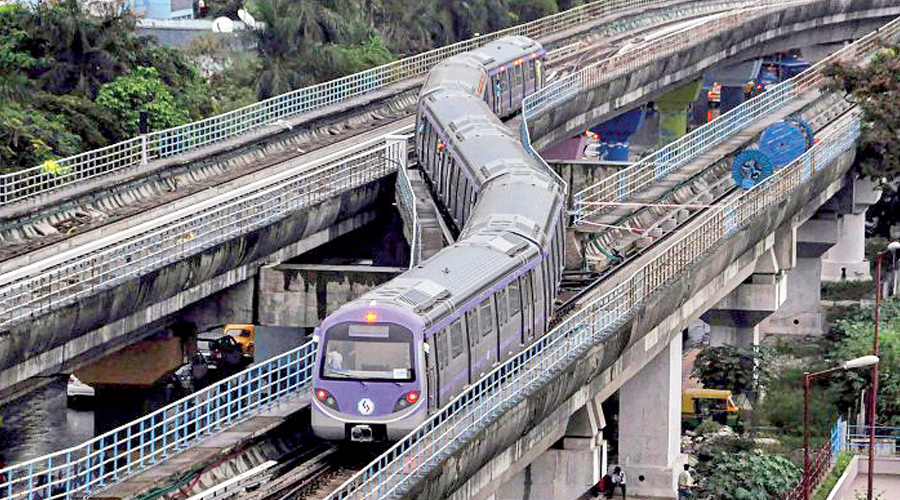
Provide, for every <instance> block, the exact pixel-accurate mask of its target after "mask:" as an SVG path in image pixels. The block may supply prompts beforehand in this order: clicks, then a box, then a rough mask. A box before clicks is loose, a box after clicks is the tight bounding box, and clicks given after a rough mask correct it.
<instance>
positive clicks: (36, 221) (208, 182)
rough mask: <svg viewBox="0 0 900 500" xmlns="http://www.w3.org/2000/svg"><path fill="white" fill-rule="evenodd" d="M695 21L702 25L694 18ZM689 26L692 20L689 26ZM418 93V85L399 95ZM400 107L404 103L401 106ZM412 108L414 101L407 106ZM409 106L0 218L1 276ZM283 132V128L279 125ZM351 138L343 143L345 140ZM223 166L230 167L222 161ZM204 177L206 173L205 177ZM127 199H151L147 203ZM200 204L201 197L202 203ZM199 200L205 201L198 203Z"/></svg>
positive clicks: (382, 128) (584, 51)
mask: <svg viewBox="0 0 900 500" xmlns="http://www.w3.org/2000/svg"><path fill="white" fill-rule="evenodd" d="M698 17H702V16H700V15H698ZM688 19H690V18H688ZM683 21H684V19H678V20H674V21H672V22H671V23H666V24H662V25H655V26H647V27H637V28H634V29H632V30H629V31H626V32H621V33H614V34H611V35H606V36H602V35H598V34H589V35H586V36H584V37H583V38H582V39H580V40H579V41H576V42H572V43H569V44H566V45H563V46H560V47H558V48H556V49H553V50H551V51H550V53H549V54H548V60H547V66H546V70H547V72H548V75H549V76H548V78H549V79H555V78H561V77H563V76H565V75H566V74H569V73H571V72H572V71H576V70H578V69H579V68H580V67H583V66H584V65H587V64H590V63H591V62H594V61H596V60H598V59H602V58H604V57H607V56H609V55H611V54H612V53H615V52H616V51H618V50H621V49H622V48H623V47H627V46H628V45H629V44H632V43H633V42H634V41H635V40H642V39H643V37H644V36H646V34H647V33H652V32H653V31H656V30H659V29H660V27H664V26H669V25H675V24H678V23H680V22H683ZM409 92H415V93H417V92H418V85H413V86H412V87H411V88H410V89H409V90H407V91H405V92H401V93H403V94H405V93H409ZM399 100H402V99H399ZM413 102H415V101H413ZM414 111H415V106H414V105H411V106H405V107H402V108H398V109H394V108H391V107H390V106H388V109H385V110H379V111H374V112H373V113H372V114H373V115H374V118H371V119H369V120H363V121H359V120H354V119H353V118H352V117H351V119H348V120H346V123H344V121H342V120H332V121H328V122H327V123H324V124H322V125H321V126H320V127H318V128H317V129H316V131H315V132H312V131H311V132H310V133H309V135H310V138H308V139H307V140H305V141H304V142H302V144H299V146H302V148H303V149H301V148H300V147H298V146H294V147H291V148H289V149H285V150H283V151H280V152H278V153H271V154H265V155H261V157H260V158H259V159H258V160H254V161H252V162H246V163H245V164H244V165H241V166H238V167H232V168H222V169H219V171H214V172H211V171H209V169H211V168H212V167H211V166H210V165H203V164H200V165H199V166H192V165H178V166H173V167H171V168H167V169H166V170H165V171H162V172H157V173H154V174H152V175H142V176H139V177H133V178H131V179H128V180H125V181H124V182H122V183H121V184H119V185H116V186H114V187H111V188H110V189H108V190H106V191H104V192H103V193H100V194H94V195H90V196H84V197H79V198H77V199H73V200H70V201H66V202H63V203H61V204H59V205H56V206H53V207H47V208H42V209H38V210H35V211H33V212H29V213H27V214H19V215H17V216H16V217H12V218H10V217H6V218H4V217H3V216H2V212H0V243H2V245H0V274H2V273H4V272H7V271H9V270H11V269H16V268H18V267H21V266H22V265H25V264H28V263H32V262H36V261H38V260H40V259H43V258H47V257H49V256H52V255H54V254H56V253H58V250H57V249H58V248H59V247H60V245H64V246H65V248H74V247H76V246H79V245H84V244H86V243H88V242H90V241H93V240H94V239H96V238H99V237H100V236H103V235H108V234H113V233H115V232H117V231H119V230H121V229H124V228H125V227H130V226H132V225H135V224H137V223H139V221H143V220H150V219H153V218H154V217H156V216H158V215H161V214H162V213H167V212H171V211H172V210H175V209H177V208H180V207H182V206H185V205H186V204H188V200H190V202H192V203H196V202H198V201H199V200H196V198H197V197H198V196H200V197H203V196H204V194H206V193H209V194H208V196H212V195H214V194H219V193H222V192H226V191H228V190H229V189H233V188H234V187H236V186H240V185H244V184H247V183H248V182H250V181H251V179H254V180H255V179H258V178H259V177H260V175H272V174H275V173H277V172H280V171H282V170H285V169H287V168H289V165H291V164H294V163H297V162H305V161H314V160H316V159H317V158H320V157H323V156H327V155H328V154H330V153H333V152H336V151H340V150H342V149H346V148H348V147H351V146H353V145H354V144H357V143H359V142H362V141H365V140H367V139H371V138H373V137H376V136H383V135H390V134H392V133H396V132H397V131H398V130H400V129H402V128H403V127H405V126H408V125H410V124H412V123H414V117H413V116H412V115H413V113H414ZM284 126H285V127H286V128H287V127H288V125H287V124H284ZM348 133H351V134H353V136H352V137H349V138H347V137H346V136H347V134H348ZM223 161H224V162H226V163H227V161H229V160H223ZM204 170H206V171H205V172H204ZM132 192H138V193H140V192H144V193H145V194H146V192H152V193H153V195H152V196H149V197H147V196H143V195H135V194H132ZM208 196H206V197H208ZM204 199H205V198H204Z"/></svg>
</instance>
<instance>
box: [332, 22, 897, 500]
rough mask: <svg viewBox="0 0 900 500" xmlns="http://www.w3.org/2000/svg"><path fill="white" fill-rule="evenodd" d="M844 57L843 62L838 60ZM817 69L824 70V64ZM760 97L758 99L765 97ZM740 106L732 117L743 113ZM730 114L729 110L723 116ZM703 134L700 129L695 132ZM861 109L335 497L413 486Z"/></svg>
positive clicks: (788, 178) (388, 493)
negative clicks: (822, 68)
mask: <svg viewBox="0 0 900 500" xmlns="http://www.w3.org/2000/svg"><path fill="white" fill-rule="evenodd" d="M898 28H900V19H897V20H895V21H893V22H891V23H889V24H888V26H887V29H884V28H882V30H880V31H881V35H884V34H887V33H891V34H893V33H896V31H897V29H898ZM876 38H877V36H870V37H864V38H863V39H861V40H860V41H858V42H857V43H855V44H853V45H851V47H853V46H855V47H856V48H855V49H850V50H853V52H850V51H847V50H845V51H842V52H843V54H838V55H836V56H835V57H846V56H848V54H850V53H853V54H856V55H862V54H863V53H865V54H866V55H869V54H870V53H871V49H872V48H873V47H874V42H875V39H876ZM832 60H836V59H832ZM817 67H819V68H821V67H822V66H821V65H818V66H817ZM808 77H809V76H808V75H807V77H804V78H802V79H799V80H798V81H796V82H793V83H794V84H793V85H791V91H792V92H802V91H808V90H814V89H815V87H814V85H813V82H816V81H817V79H811V80H806V78H808ZM762 97H763V96H758V97H757V98H755V99H761V98H762ZM739 112H740V110H732V111H730V112H728V113H726V114H725V115H728V114H735V113H739ZM723 116H724V115H723ZM697 132H700V131H699V130H698V131H695V133H694V134H695V135H696V133H697ZM859 133H860V122H859V110H858V109H857V110H854V111H852V112H850V113H848V114H846V115H844V117H842V118H841V119H839V120H838V121H837V122H836V123H834V124H832V125H830V126H829V127H828V128H827V129H826V130H825V131H824V132H823V133H822V134H821V135H820V137H819V141H818V142H817V143H816V144H814V145H813V146H812V147H811V148H810V149H808V150H807V151H806V152H804V153H803V154H802V155H801V156H800V157H799V158H797V159H796V160H794V161H793V162H791V163H790V164H789V165H787V166H785V167H784V168H782V169H780V170H778V171H777V172H775V173H774V174H773V175H772V176H770V177H769V178H767V179H765V180H764V181H763V182H761V183H760V184H758V185H756V186H754V187H753V188H752V189H750V190H747V191H742V192H739V193H738V194H737V195H736V196H734V197H733V198H731V199H730V200H729V201H727V202H726V203H724V204H723V205H721V206H719V207H717V208H713V209H711V211H710V212H709V213H708V214H706V215H705V216H704V217H703V218H702V219H700V221H699V223H698V224H697V225H696V226H694V227H693V228H692V229H691V230H690V231H687V232H686V233H685V234H684V235H682V236H681V237H679V238H677V239H675V240H674V241H672V242H670V243H668V244H666V248H665V249H663V251H661V252H659V253H658V254H657V256H656V257H654V258H653V259H652V260H650V261H649V262H647V263H646V264H644V265H643V266H641V267H640V268H639V269H638V270H637V271H635V272H634V273H633V274H632V275H631V276H630V277H628V278H626V279H625V280H623V281H622V282H620V283H619V284H618V285H616V286H615V287H614V288H613V289H612V290H610V291H609V292H607V293H606V294H604V295H602V296H601V297H599V298H597V299H595V300H593V301H591V302H590V303H588V304H587V305H585V306H584V308H582V309H581V310H580V311H578V312H577V313H575V314H574V315H572V316H571V317H569V318H567V319H566V320H564V321H563V322H562V324H560V325H559V326H557V327H556V328H554V329H553V330H552V331H550V332H548V333H547V334H546V335H544V336H543V337H541V338H540V339H539V340H537V341H536V342H535V343H533V344H532V345H530V346H529V347H528V348H526V349H525V350H524V351H522V352H520V353H518V354H517V355H515V356H513V357H512V358H511V359H510V360H508V361H507V362H506V363H503V364H502V365H500V366H498V367H497V368H496V369H494V370H493V371H491V372H490V373H488V374H487V375H485V376H483V377H482V378H481V379H479V380H478V381H477V382H475V383H473V384H472V385H471V386H470V387H469V389H467V390H466V391H465V392H463V393H462V394H460V395H459V396H457V397H456V398H454V399H453V400H452V401H451V402H450V403H449V404H447V405H446V406H444V407H443V408H442V409H441V410H439V411H438V412H437V413H435V414H433V415H432V416H431V417H429V418H428V419H427V420H426V421H425V422H423V423H422V424H421V425H420V426H419V427H417V428H416V429H414V430H413V431H412V432H411V433H409V434H408V435H407V436H406V437H405V438H404V439H402V440H401V441H400V442H398V443H397V444H395V445H394V446H393V447H391V448H390V449H389V450H388V451H386V452H385V453H384V454H382V455H381V456H379V457H378V458H377V459H375V460H374V461H373V462H372V463H371V464H370V465H369V466H368V467H366V468H365V469H363V470H361V471H359V472H358V473H357V474H355V475H354V476H353V477H351V478H350V479H349V480H348V481H347V482H345V483H344V484H343V485H342V486H341V487H340V488H338V489H337V490H335V491H334V492H333V493H332V494H331V495H329V497H328V499H329V500H343V499H350V498H365V499H367V500H373V499H387V498H391V497H395V496H397V495H399V494H402V493H403V492H404V491H406V488H407V487H408V486H409V485H410V484H412V483H413V482H414V481H416V480H418V479H419V478H422V477H424V476H425V475H426V474H428V473H429V472H430V471H432V470H433V469H434V468H435V467H438V466H439V465H440V463H441V461H442V460H443V458H445V457H446V456H448V455H449V454H450V453H451V452H452V451H453V450H455V449H458V448H459V447H460V446H462V444H463V443H464V442H465V441H466V440H467V438H468V437H471V436H472V435H474V434H475V433H477V432H479V431H480V430H482V429H483V428H485V427H486V426H487V423H488V422H489V421H490V420H492V419H493V418H495V417H497V416H499V415H500V414H502V413H503V412H504V411H506V410H507V409H509V408H510V407H511V406H512V405H513V404H515V403H516V402H518V401H520V400H521V399H523V398H524V397H525V396H526V395H527V394H529V393H531V392H533V391H534V390H535V389H537V388H538V387H540V386H542V385H544V383H546V382H547V381H549V380H550V379H551V378H552V376H553V375H554V372H558V371H560V370H562V369H563V368H564V367H566V366H567V365H569V363H570V362H573V361H574V360H576V359H578V358H579V357H580V356H581V355H583V353H584V352H585V351H586V350H587V349H589V348H591V347H592V346H594V345H595V344H596V343H598V342H600V341H602V340H603V339H605V338H607V337H608V336H609V335H610V334H612V333H613V331H614V330H615V329H616V328H617V327H619V326H621V325H623V324H624V322H625V321H627V319H628V318H629V317H630V316H631V314H633V312H634V311H635V310H636V309H637V307H639V306H640V305H641V304H643V303H644V301H645V300H646V299H647V298H648V297H649V296H651V295H652V294H654V293H656V292H658V291H659V290H661V289H663V288H664V287H665V286H666V285H667V284H668V283H669V282H670V281H671V280H672V279H674V278H676V277H677V276H678V275H679V274H680V273H682V272H683V271H684V270H685V269H686V268H688V267H690V266H694V265H697V264H698V263H699V262H700V260H701V259H702V258H703V257H704V256H705V255H706V254H707V253H708V252H710V251H712V250H713V249H714V248H715V247H716V246H717V245H718V244H719V242H720V241H721V240H723V239H726V238H728V237H729V236H731V235H732V234H734V233H735V232H736V231H737V230H739V229H740V228H741V227H743V226H744V225H746V224H748V223H752V221H754V220H755V219H756V218H757V217H758V216H759V215H760V213H761V212H762V211H763V210H766V209H768V208H769V207H772V206H774V205H776V204H778V203H780V202H781V201H782V200H783V199H784V198H785V197H786V196H789V195H790V194H791V193H792V192H793V191H794V189H795V188H797V187H798V186H800V185H802V184H803V183H805V182H806V181H808V180H809V179H810V178H811V177H812V176H813V174H814V173H815V172H817V171H818V170H820V169H821V168H823V167H825V166H827V165H829V164H830V163H831V162H832V161H833V160H834V159H836V158H837V157H838V156H839V155H840V154H842V153H843V152H845V151H847V150H849V149H850V148H852V147H853V146H854V144H855V142H856V140H857V138H858V137H859Z"/></svg>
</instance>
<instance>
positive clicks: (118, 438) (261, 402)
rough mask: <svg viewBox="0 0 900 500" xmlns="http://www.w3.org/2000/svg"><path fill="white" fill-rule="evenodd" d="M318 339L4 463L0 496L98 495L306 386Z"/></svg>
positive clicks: (41, 499)
mask: <svg viewBox="0 0 900 500" xmlns="http://www.w3.org/2000/svg"><path fill="white" fill-rule="evenodd" d="M315 354H316V344H315V343H314V342H307V343H306V344H303V345H302V346H300V347H298V348H296V349H294V350H292V351H290V352H287V353H284V354H282V355H280V356H278V357H275V358H272V359H269V360H267V361H265V362H262V363H260V364H257V365H254V366H251V367H250V368H248V369H246V370H244V371H242V372H240V373H237V374H235V375H232V376H231V377H228V378H226V379H225V380H222V381H220V382H218V383H216V384H214V385H211V386H209V387H207V388H206V389H203V390H201V391H199V392H196V393H194V394H191V395H189V396H187V397H185V398H182V399H180V400H178V401H176V402H174V403H172V404H170V405H168V406H166V407H164V408H161V409H159V410H157V411H155V412H153V413H151V414H149V415H147V416H145V417H143V418H140V419H138V420H135V421H133V422H131V423H128V424H126V425H123V426H122V427H119V428H117V429H114V430H112V431H109V432H107V433H105V434H103V435H101V436H98V437H96V438H94V439H91V440H90V441H87V442H85V443H83V444H81V445H79V446H76V447H73V448H69V449H66V450H62V451H58V452H56V453H52V454H50V455H45V456H43V457H39V458H35V459H33V460H28V461H26V462H23V463H20V464H16V465H13V466H11V467H7V468H5V469H0V498H3V499H4V500H5V499H10V500H15V499H28V500H49V499H54V498H76V497H81V496H87V495H96V494H97V493H99V492H101V491H103V490H104V489H106V488H107V487H109V486H110V485H112V484H115V483H117V482H119V481H122V480H123V479H125V478H127V477H130V476H133V475H135V474H138V473H140V472H141V471H144V470H146V469H148V468H150V467H152V466H154V465H155V464H158V463H159V462H161V461H162V460H165V459H166V458H168V457H170V456H172V455H174V454H176V453H178V452H181V451H183V450H185V449H187V448H189V447H191V446H193V445H194V444H196V443H198V442H200V441H201V440H203V439H205V438H207V437H209V436H211V435H213V434H215V433H217V432H220V431H222V430H224V429H226V428H228V427H230V426H233V425H235V424H237V423H239V422H242V421H244V420H247V419H249V418H251V417H253V416H255V415H259V414H260V413H261V412H263V411H265V410H267V409H269V408H272V407H275V406H278V405H279V404H282V403H285V402H286V401H287V400H289V399H293V398H297V397H298V396H299V395H300V394H303V393H306V392H307V388H308V386H309V382H310V380H311V378H312V367H313V363H314V362H315Z"/></svg>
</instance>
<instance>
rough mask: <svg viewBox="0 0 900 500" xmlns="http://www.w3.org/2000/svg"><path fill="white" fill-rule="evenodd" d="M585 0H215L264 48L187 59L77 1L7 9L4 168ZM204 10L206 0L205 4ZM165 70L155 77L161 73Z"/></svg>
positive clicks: (1, 22)
mask: <svg viewBox="0 0 900 500" xmlns="http://www.w3.org/2000/svg"><path fill="white" fill-rule="evenodd" d="M580 3H581V1H580V0H249V1H246V2H245V1H244V0H211V1H205V2H203V5H204V9H203V13H204V14H205V15H206V16H207V17H216V16H221V15H225V16H228V17H231V18H232V19H234V18H236V17H237V10H238V9H240V8H242V7H244V8H246V9H247V10H248V11H250V12H251V13H252V14H253V15H254V17H255V18H256V19H257V20H258V21H260V22H261V23H262V24H261V26H262V27H261V29H256V30H251V31H249V32H247V33H246V36H248V37H249V43H248V46H249V47H254V49H253V50H252V51H246V52H241V51H234V50H233V49H232V48H230V47H228V44H227V43H224V42H223V41H222V40H221V39H218V40H217V39H215V38H214V37H201V38H200V39H198V40H195V42H194V44H193V47H192V48H191V49H190V50H189V51H187V52H182V51H177V50H173V49H169V48H165V47H162V46H160V45H158V44H156V43H154V42H153V41H152V40H149V39H145V38H142V37H140V36H138V35H137V32H136V30H135V20H134V18H133V17H131V16H129V15H127V14H122V13H117V12H111V13H109V14H108V15H105V16H102V17H96V16H92V15H89V14H88V13H87V12H86V11H85V9H84V8H83V7H82V5H81V3H79V2H78V1H77V0H61V1H60V2H37V3H35V4H26V3H22V4H9V5H3V6H0V172H9V171H15V170H20V169H22V168H29V167H33V166H35V165H39V164H41V163H43V162H45V161H47V160H53V159H56V158H59V157H65V156H70V155H73V154H76V153H79V152H81V151H85V150H89V149H94V148H97V147H102V146H105V145H108V144H110V143H112V142H117V141H120V140H123V139H128V138H131V137H132V136H133V135H134V134H135V131H136V130H137V120H138V118H137V117H138V116H139V113H140V110H141V109H144V110H147V111H150V112H151V115H150V124H151V129H158V128H161V127H168V126H171V125H175V124H179V123H183V122H184V121H188V120H195V119H199V118H203V117H206V116H210V115H213V114H218V113H222V112H226V111H230V110H232V109H236V108H238V107H241V106H245V105H248V104H251V103H253V102H255V101H256V100H257V99H259V98H266V97H270V96H273V95H277V94H280V93H283V92H287V91H290V90H293V89H297V88H300V87H303V86H306V85H310V84H315V83H319V82H323V81H326V80H330V79H333V78H337V77H340V76H344V75H347V74H350V73H354V72H358V71H362V70H365V69H368V68H371V67H373V66H377V65H380V64H384V63H387V62H390V61H392V60H394V59H395V58H398V57H404V56H407V55H412V54H415V53H419V52H422V51H425V50H428V49H431V48H434V47H439V46H443V45H446V44H449V43H453V42H456V41H459V40H463V39H466V38H469V37H471V36H473V35H476V34H480V33H488V32H491V31H494V30H497V29H501V28H505V27H509V26H512V25H515V24H518V23H522V22H527V21H531V20H534V19H536V18H539V17H542V16H545V15H548V14H552V13H555V12H558V11H560V10H564V9H568V8H571V7H574V6H576V5H578V4H580ZM195 6H196V7H199V6H200V1H199V0H198V1H197V2H196V3H195ZM153 71H155V74H154V73H153Z"/></svg>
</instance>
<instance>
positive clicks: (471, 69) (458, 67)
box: [419, 54, 487, 99]
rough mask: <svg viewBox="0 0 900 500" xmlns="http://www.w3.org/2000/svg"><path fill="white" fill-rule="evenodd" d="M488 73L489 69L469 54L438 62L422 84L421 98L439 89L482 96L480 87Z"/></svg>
mask: <svg viewBox="0 0 900 500" xmlns="http://www.w3.org/2000/svg"><path fill="white" fill-rule="evenodd" d="M486 75H487V71H486V70H485V69H484V67H483V66H482V65H481V63H479V62H478V61H477V60H475V59H473V58H471V57H469V56H468V54H458V55H455V56H453V57H450V58H447V59H445V60H444V61H441V62H440V63H438V64H437V65H436V66H435V67H434V68H432V69H431V71H430V72H428V78H427V79H426V80H425V84H424V85H422V90H421V91H420V92H419V98H420V99H421V98H423V97H425V96H426V95H427V94H429V93H431V92H434V91H435V90H437V89H441V88H444V89H452V90H456V91H460V92H466V93H469V94H472V95H478V96H479V97H480V96H481V93H482V92H481V90H483V89H480V88H479V87H480V86H481V85H482V81H483V80H484V78H485V76H486Z"/></svg>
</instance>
